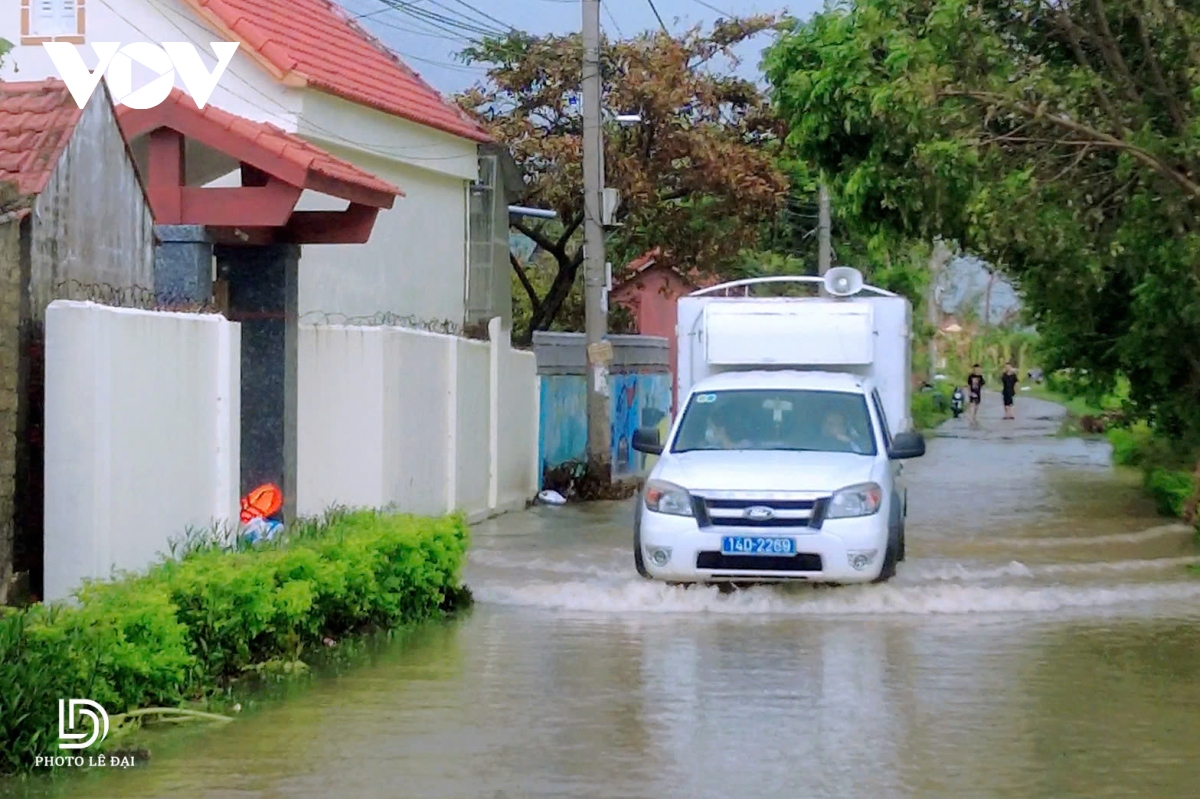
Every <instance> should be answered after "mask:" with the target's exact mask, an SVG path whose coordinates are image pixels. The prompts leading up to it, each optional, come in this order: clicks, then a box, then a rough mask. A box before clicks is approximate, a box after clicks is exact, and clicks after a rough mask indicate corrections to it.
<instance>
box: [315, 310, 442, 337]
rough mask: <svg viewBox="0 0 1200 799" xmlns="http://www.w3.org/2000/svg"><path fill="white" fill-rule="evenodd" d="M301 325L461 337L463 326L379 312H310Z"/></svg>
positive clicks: (410, 315)
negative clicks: (405, 331)
mask: <svg viewBox="0 0 1200 799" xmlns="http://www.w3.org/2000/svg"><path fill="white" fill-rule="evenodd" d="M299 321H300V324H302V325H319V326H329V327H404V328H408V329H410V330H423V331H425V332H427V333H444V334H446V335H450V336H461V335H463V333H464V329H463V326H462V325H460V324H458V323H457V322H453V321H451V320H449V319H424V318H422V317H419V316H416V315H415V314H397V313H393V312H391V311H377V312H375V313H373V314H363V315H358V316H351V315H349V314H343V313H337V312H336V311H308V312H306V313H303V314H301V315H300V320H299Z"/></svg>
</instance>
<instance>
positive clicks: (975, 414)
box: [967, 364, 987, 427]
mask: <svg viewBox="0 0 1200 799" xmlns="http://www.w3.org/2000/svg"><path fill="white" fill-rule="evenodd" d="M986 384H987V381H986V380H984V379H983V375H982V374H980V372H979V364H974V365H973V366H972V367H971V374H969V375H967V418H968V419H969V420H970V421H971V426H972V427H978V426H979V403H980V402H981V401H982V400H983V387H984V385H986Z"/></svg>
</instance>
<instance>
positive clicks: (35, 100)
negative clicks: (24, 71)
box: [0, 79, 83, 195]
mask: <svg viewBox="0 0 1200 799" xmlns="http://www.w3.org/2000/svg"><path fill="white" fill-rule="evenodd" d="M82 115H83V112H82V111H80V110H79V106H77V105H76V104H75V101H74V100H73V99H71V93H70V92H69V91H67V85H66V84H65V83H63V82H62V81H60V80H57V79H51V80H44V81H33V82H22V83H10V82H8V81H0V183H3V182H7V181H13V182H15V183H16V184H17V190H18V191H19V192H21V194H24V195H29V194H40V193H41V192H42V190H43V189H45V188H46V184H47V183H49V182H50V175H51V174H52V173H53V172H54V168H55V167H56V166H57V165H58V159H59V157H60V156H61V155H62V152H63V150H65V149H66V147H67V143H68V142H69V141H70V140H71V134H72V133H74V131H75V125H76V124H77V123H78V122H79V118H80V117H81V116H82Z"/></svg>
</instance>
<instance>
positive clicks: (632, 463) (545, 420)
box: [539, 373, 671, 477]
mask: <svg viewBox="0 0 1200 799" xmlns="http://www.w3.org/2000/svg"><path fill="white" fill-rule="evenodd" d="M541 383H542V395H541V400H542V401H541V425H540V441H539V446H540V450H541V453H540V454H541V462H542V470H543V471H545V470H548V469H553V468H555V467H558V466H561V465H563V464H564V463H571V462H582V461H584V460H585V459H586V457H587V383H586V382H585V380H584V378H583V376H582V375H544V376H543V377H542V379H541ZM609 392H610V393H609V397H611V405H610V413H611V414H612V415H611V424H612V468H613V476H614V477H627V476H629V475H632V474H636V473H638V472H640V471H642V470H644V468H645V467H646V465H647V464H646V456H645V455H643V454H642V453H640V452H636V451H635V450H634V449H633V434H634V431H636V430H637V429H638V428H639V427H658V428H659V434H660V436H662V437H665V436H666V433H667V430H668V429H669V426H670V421H671V420H670V416H671V376H670V375H668V374H662V373H653V374H622V375H611V376H610V377H609Z"/></svg>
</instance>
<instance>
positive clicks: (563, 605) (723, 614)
mask: <svg viewBox="0 0 1200 799" xmlns="http://www.w3.org/2000/svg"><path fill="white" fill-rule="evenodd" d="M1026 431H1027V429H1026ZM1027 432H1028V431H1027ZM1021 435H1023V434H1020V432H1019V431H1018V433H1016V434H1014V436H1015V437H1014V438H1012V439H1011V440H1005V439H1001V438H996V437H992V438H988V437H986V436H979V435H976V436H974V437H972V438H970V439H953V438H951V439H937V440H933V441H931V442H930V450H929V453H930V454H929V455H928V456H927V457H926V458H925V459H922V460H920V461H916V462H914V463H913V465H912V466H911V467H910V468H909V467H906V468H909V473H908V477H909V480H910V484H911V485H912V486H913V489H912V491H913V493H912V498H911V507H912V509H913V514H912V517H911V518H910V522H909V546H908V551H909V559H908V560H907V561H906V562H905V563H904V564H902V566H901V570H900V574H899V576H898V577H897V579H896V580H894V581H893V582H892V583H889V584H887V585H883V586H861V587H848V588H844V589H835V590H815V589H813V588H812V587H809V586H794V587H789V588H754V589H750V590H747V591H739V592H737V593H735V594H732V595H727V596H723V595H720V594H718V593H717V592H716V591H715V590H704V589H700V590H690V591H685V590H682V589H678V588H670V587H666V586H661V585H657V584H651V583H646V582H644V581H641V580H640V579H638V578H636V577H635V576H633V575H632V568H631V559H630V554H629V539H630V533H629V522H630V515H631V514H630V506H629V504H628V503H624V504H622V503H617V504H598V505H595V506H590V507H586V508H574V507H569V506H568V507H563V508H541V509H538V510H537V511H535V512H533V513H530V514H523V515H518V516H509V517H505V518H503V519H500V520H497V521H494V522H490V523H488V524H484V525H481V526H480V527H479V528H478V529H477V530H476V532H475V542H476V543H475V549H474V551H473V553H472V556H471V563H470V566H469V569H468V579H469V582H470V583H471V585H472V587H473V588H474V589H475V593H476V596H477V597H478V598H479V600H480V605H479V607H478V608H477V609H476V611H475V612H474V613H473V614H472V615H471V616H470V617H468V618H466V619H465V620H463V621H461V622H459V623H455V624H448V625H440V626H433V627H429V628H425V629H422V630H420V631H418V632H415V633H412V634H409V635H406V636H401V637H400V638H398V639H397V640H396V641H395V642H393V643H392V644H390V645H388V646H386V647H384V648H382V649H381V650H379V651H378V652H376V653H375V654H374V656H373V657H372V658H370V659H369V660H368V662H366V663H364V664H362V665H359V666H357V667H356V668H353V669H349V670H346V671H344V672H343V673H341V674H339V675H336V676H331V677H328V678H326V679H324V680H321V681H319V682H318V683H316V684H315V685H314V686H310V687H300V688H295V689H292V691H291V693H292V696H291V697H290V698H289V699H288V701H286V702H269V703H267V704H265V705H264V706H263V707H261V708H259V709H256V710H254V711H253V712H251V713H249V714H248V715H247V716H246V717H245V718H243V719H241V720H240V721H239V722H238V723H236V724H233V725H229V726H228V727H224V728H221V729H220V730H216V731H205V732H187V731H181V732H179V733H175V734H172V735H169V736H165V737H162V738H160V739H159V740H158V741H156V743H155V745H154V750H155V759H154V761H153V763H152V765H151V766H150V767H149V768H146V769H143V770H139V771H136V772H127V773H117V774H105V775H98V776H95V777H87V778H85V779H83V780H74V781H69V782H66V783H62V784H57V785H51V784H47V783H45V782H37V781H35V782H34V783H32V784H31V785H30V786H29V789H30V792H31V795H34V796H39V797H49V796H62V797H66V796H70V797H77V796H80V795H87V796H94V797H113V798H114V799H116V798H117V797H125V798H126V799H128V798H129V797H146V798H147V799H149V798H150V797H169V796H177V795H180V796H189V797H192V796H195V797H203V798H205V799H227V798H228V799H234V798H235V797H236V799H248V798H249V797H254V798H255V799H258V798H260V797H261V798H262V799H267V798H268V797H289V799H292V798H295V799H309V797H311V798H312V799H317V798H318V797H320V798H321V799H323V798H324V797H327V796H334V795H337V796H347V797H356V799H357V798H359V797H361V798H362V799H373V797H381V798H382V797H387V798H388V799H407V797H412V798H413V799H442V798H443V797H444V798H445V799H474V797H479V799H496V797H508V799H535V798H540V797H546V798H547V799H549V798H550V797H554V798H555V799H571V798H573V797H581V798H582V797H589V798H590V797H638V798H639V799H648V798H649V797H653V798H654V799H663V798H664V797H679V798H680V799H707V798H708V797H712V798H713V799H718V798H719V799H726V798H727V797H729V796H731V795H732V796H738V797H752V798H753V797H801V796H802V797H836V798H837V799H843V798H844V797H851V796H876V797H886V798H888V799H890V798H891V797H899V798H903V797H920V798H921V799H925V798H926V797H932V798H934V799H942V798H943V797H944V798H945V799H962V797H971V798H972V799H974V798H975V797H1006V798H1010V797H1022V799H1024V798H1026V797H1073V796H1078V797H1105V796H1121V797H1147V798H1148V799H1162V798H1163V797H1183V796H1192V795H1195V794H1196V783H1195V775H1196V774H1198V773H1200V763H1198V762H1197V761H1198V758H1200V725H1198V724H1196V723H1195V719H1196V718H1197V716H1198V713H1200V647H1198V646H1197V638H1196V635H1195V633H1194V630H1195V629H1196V627H1195V625H1196V622H1197V621H1200V580H1197V579H1195V578H1193V577H1190V576H1188V575H1187V574H1186V572H1185V567H1186V566H1187V565H1189V564H1192V563H1195V562H1197V558H1198V556H1200V553H1197V551H1196V549H1195V546H1194V543H1193V542H1192V534H1191V532H1190V531H1189V530H1187V529H1186V528H1183V527H1181V526H1178V525H1164V524H1163V522H1162V520H1161V519H1158V518H1156V517H1154V515H1153V512H1152V509H1151V508H1150V507H1149V505H1148V503H1147V502H1146V500H1145V498H1144V497H1142V495H1141V493H1140V491H1139V489H1138V486H1137V484H1136V478H1135V477H1129V476H1124V475H1118V474H1114V473H1112V470H1111V469H1109V468H1108V467H1107V466H1106V459H1107V454H1108V453H1107V448H1106V447H1105V446H1104V445H1102V444H1096V443H1094V442H1084V441H1080V440H1072V439H1054V438H1046V437H1044V436H1043V437H1041V438H1028V437H1021ZM10 787H11V786H10Z"/></svg>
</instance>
